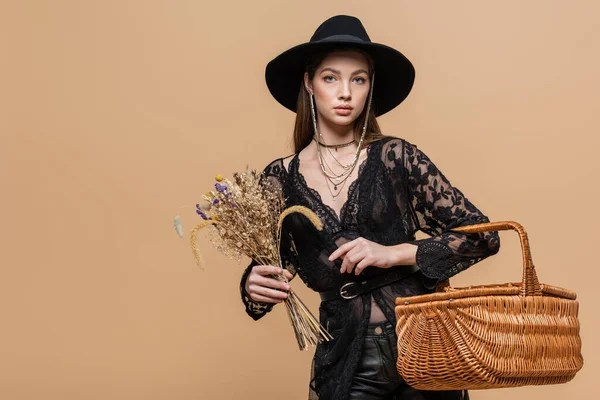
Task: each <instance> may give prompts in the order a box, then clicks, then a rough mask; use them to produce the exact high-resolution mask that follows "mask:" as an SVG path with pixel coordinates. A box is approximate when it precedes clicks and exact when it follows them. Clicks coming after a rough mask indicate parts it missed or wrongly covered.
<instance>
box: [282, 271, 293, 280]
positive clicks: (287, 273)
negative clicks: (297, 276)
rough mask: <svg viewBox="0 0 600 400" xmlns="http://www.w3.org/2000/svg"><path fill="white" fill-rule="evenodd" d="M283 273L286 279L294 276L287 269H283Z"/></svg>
mask: <svg viewBox="0 0 600 400" xmlns="http://www.w3.org/2000/svg"><path fill="white" fill-rule="evenodd" d="M283 273H284V274H285V277H286V278H287V279H288V281H289V280H291V279H292V278H293V277H294V275H292V273H291V272H290V271H288V270H287V269H284V270H283Z"/></svg>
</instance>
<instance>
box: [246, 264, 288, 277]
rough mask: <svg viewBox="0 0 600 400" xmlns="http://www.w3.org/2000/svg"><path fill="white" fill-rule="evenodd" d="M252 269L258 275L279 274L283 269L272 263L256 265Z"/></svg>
mask: <svg viewBox="0 0 600 400" xmlns="http://www.w3.org/2000/svg"><path fill="white" fill-rule="evenodd" d="M252 270H253V271H255V272H256V273H258V274H260V275H271V274H273V275H279V274H281V273H283V269H281V268H279V267H275V266H273V265H256V266H254V268H252Z"/></svg>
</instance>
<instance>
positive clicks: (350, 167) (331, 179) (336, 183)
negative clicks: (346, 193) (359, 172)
mask: <svg viewBox="0 0 600 400" xmlns="http://www.w3.org/2000/svg"><path fill="white" fill-rule="evenodd" d="M374 82H375V74H373V76H372V78H371V88H370V90H369V101H368V103H367V113H366V117H365V123H364V125H363V129H362V132H361V136H360V140H359V142H358V146H357V148H356V152H355V153H354V157H353V158H352V162H350V164H347V165H344V164H343V163H341V162H340V160H338V158H337V157H336V156H335V155H334V154H333V152H332V151H331V148H335V150H336V152H337V149H338V147H346V146H350V145H351V144H353V143H355V141H354V140H353V141H352V142H349V143H344V144H341V145H327V144H326V143H325V139H324V138H323V135H322V134H321V132H319V130H318V127H317V118H316V115H315V114H316V113H315V103H314V100H313V95H311V96H310V102H311V108H310V110H311V114H312V120H313V127H314V131H315V138H314V140H315V142H317V157H318V159H319V165H320V166H321V170H322V171H323V174H324V175H325V179H326V181H325V183H326V184H327V189H328V190H329V193H330V194H331V197H332V199H333V200H335V199H337V197H338V196H339V195H340V193H341V192H342V189H343V188H344V186H345V185H346V181H347V180H348V179H349V178H350V176H351V175H352V172H353V171H354V168H356V165H357V164H358V159H359V154H360V151H361V148H362V144H363V141H364V139H365V134H366V131H367V122H368V121H369V112H370V110H371V101H372V99H373V86H374ZM317 137H318V138H319V139H320V140H319V139H317ZM323 148H325V149H327V151H328V152H329V154H330V156H331V158H332V159H333V160H334V161H335V162H336V163H337V164H338V165H339V166H340V167H341V168H342V169H343V171H342V172H341V173H339V174H338V173H335V172H334V171H333V169H332V168H331V166H330V165H329V164H328V163H327V161H326V160H325V157H323V151H322V149H323ZM332 187H333V190H332Z"/></svg>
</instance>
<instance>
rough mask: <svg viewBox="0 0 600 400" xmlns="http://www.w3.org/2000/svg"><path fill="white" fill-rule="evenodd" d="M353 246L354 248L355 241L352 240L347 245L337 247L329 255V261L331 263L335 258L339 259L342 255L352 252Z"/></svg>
mask: <svg viewBox="0 0 600 400" xmlns="http://www.w3.org/2000/svg"><path fill="white" fill-rule="evenodd" d="M354 246H356V239H354V240H352V241H350V242H348V243H344V244H343V245H341V246H340V247H338V248H337V249H336V250H335V251H334V252H333V253H331V255H330V256H329V261H333V260H335V259H336V258H339V257H341V256H342V255H344V254H346V253H347V252H349V251H350V250H352V249H353V248H354Z"/></svg>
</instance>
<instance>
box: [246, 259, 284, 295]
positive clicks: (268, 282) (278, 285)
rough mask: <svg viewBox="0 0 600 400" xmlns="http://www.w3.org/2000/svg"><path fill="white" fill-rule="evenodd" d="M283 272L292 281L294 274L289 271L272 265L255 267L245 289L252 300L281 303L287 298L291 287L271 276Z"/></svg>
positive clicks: (249, 275)
mask: <svg viewBox="0 0 600 400" xmlns="http://www.w3.org/2000/svg"><path fill="white" fill-rule="evenodd" d="M282 271H283V274H284V275H285V277H286V278H287V279H288V280H290V279H292V274H291V273H290V272H289V271H287V270H285V269H284V270H282V269H281V268H279V267H274V266H272V265H255V266H254V267H252V271H250V273H249V274H248V277H247V278H246V285H245V286H244V289H245V290H246V293H247V294H248V296H250V298H251V299H252V300H254V301H258V302H262V303H281V302H282V301H283V299H285V298H287V296H288V294H287V292H288V291H289V290H290V285H288V284H287V283H285V282H283V281H279V280H277V279H275V278H271V277H270V276H269V275H279V274H281V273H282ZM278 289H279V290H278Z"/></svg>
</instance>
